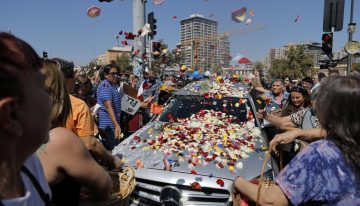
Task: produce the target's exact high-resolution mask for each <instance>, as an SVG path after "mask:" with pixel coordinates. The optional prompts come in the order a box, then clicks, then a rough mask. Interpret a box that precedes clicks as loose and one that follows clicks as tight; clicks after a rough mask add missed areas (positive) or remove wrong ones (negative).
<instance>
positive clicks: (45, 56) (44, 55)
mask: <svg viewBox="0 0 360 206" xmlns="http://www.w3.org/2000/svg"><path fill="white" fill-rule="evenodd" d="M47 57H48V53H47V52H46V51H43V59H46V58H47Z"/></svg>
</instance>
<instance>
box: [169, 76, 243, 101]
mask: <svg viewBox="0 0 360 206" xmlns="http://www.w3.org/2000/svg"><path fill="white" fill-rule="evenodd" d="M219 87H220V88H221V87H223V88H222V91H221V89H218V88H219ZM224 87H225V88H224ZM214 88H215V89H214ZM224 89H226V90H224ZM209 92H213V93H214V92H215V93H216V92H219V93H222V94H223V96H224V97H239V98H242V97H245V98H247V97H248V96H249V95H248V93H249V87H248V86H246V85H244V84H242V83H233V82H231V81H229V80H225V81H224V82H223V83H219V82H217V81H215V80H211V79H205V80H200V81H196V82H192V83H189V84H187V85H186V86H185V87H184V88H182V89H180V90H178V91H177V92H176V95H195V96H196V95H199V96H201V95H204V94H205V93H209ZM223 92H226V94H224V93H223Z"/></svg>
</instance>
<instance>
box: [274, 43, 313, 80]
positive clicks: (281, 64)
mask: <svg viewBox="0 0 360 206" xmlns="http://www.w3.org/2000/svg"><path fill="white" fill-rule="evenodd" d="M286 56H287V58H286V59H276V60H274V61H273V63H272V65H271V68H270V70H269V74H270V75H271V76H274V77H285V76H289V77H292V78H302V77H305V76H312V75H313V74H315V73H316V70H315V69H314V64H313V59H312V57H311V56H310V55H309V54H305V53H304V47H303V46H298V47H290V48H289V50H288V51H287V53H286Z"/></svg>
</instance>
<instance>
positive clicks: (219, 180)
mask: <svg viewBox="0 0 360 206" xmlns="http://www.w3.org/2000/svg"><path fill="white" fill-rule="evenodd" d="M216 184H218V185H220V186H221V187H224V185H225V183H224V180H222V179H217V180H216Z"/></svg>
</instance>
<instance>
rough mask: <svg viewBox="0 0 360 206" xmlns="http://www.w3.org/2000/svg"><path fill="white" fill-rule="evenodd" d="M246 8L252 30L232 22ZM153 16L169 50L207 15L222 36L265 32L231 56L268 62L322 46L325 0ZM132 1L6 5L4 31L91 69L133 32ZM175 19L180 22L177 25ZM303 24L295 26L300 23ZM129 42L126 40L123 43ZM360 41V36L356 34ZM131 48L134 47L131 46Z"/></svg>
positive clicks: (339, 35) (178, 0) (36, 0)
mask: <svg viewBox="0 0 360 206" xmlns="http://www.w3.org/2000/svg"><path fill="white" fill-rule="evenodd" d="M350 3H351V0H345V9H344V12H345V14H344V23H343V24H344V27H343V30H342V31H339V32H335V33H334V45H333V46H334V50H339V49H341V48H343V47H344V45H345V43H346V42H347V40H348V33H347V25H348V23H349V21H350ZM92 5H96V6H98V7H100V8H101V14H100V16H98V17H97V18H90V17H88V16H87V14H86V12H87V9H88V8H89V7H90V6H92ZM244 6H246V7H247V9H248V11H249V10H253V11H254V12H255V16H249V15H248V17H249V18H251V19H252V24H251V25H250V26H247V25H245V24H244V23H236V22H234V21H232V20H231V12H232V11H234V10H237V9H240V8H242V7H244ZM151 11H153V12H154V13H155V18H156V19H157V35H156V36H155V40H159V39H163V40H164V42H165V43H167V44H168V46H169V48H175V45H176V43H178V42H179V41H180V20H181V19H185V18H188V17H189V16H190V15H191V14H194V13H197V14H202V15H204V16H205V17H208V18H210V17H209V16H210V14H213V15H212V17H211V19H213V20H215V21H217V22H218V32H219V33H224V32H229V31H230V32H231V31H239V30H247V29H249V27H251V26H264V29H260V30H256V31H252V32H245V33H241V34H239V35H232V36H230V38H229V39H230V45H231V49H230V53H231V56H235V55H236V54H240V55H243V56H246V57H247V58H249V59H250V60H251V61H258V60H262V59H264V57H265V56H266V55H267V54H268V51H269V49H270V48H279V47H282V46H285V45H287V44H288V43H289V42H292V43H301V42H307V41H313V42H321V36H322V33H323V31H322V27H323V13H324V0H166V1H165V2H164V3H163V4H162V5H159V6H154V5H153V4H152V0H148V2H147V3H146V13H149V12H151ZM132 15H133V14H132V0H113V2H110V3H107V2H99V1H97V0H1V1H0V31H6V32H8V31H9V30H10V31H11V33H12V34H14V35H16V36H18V37H20V38H21V39H24V40H25V41H26V42H28V43H29V44H30V45H32V46H33V47H34V49H35V50H36V51H37V52H38V54H39V55H42V51H44V50H46V51H47V52H48V56H49V57H50V58H53V57H60V58H64V59H67V60H71V61H73V62H74V63H75V65H87V64H88V63H89V62H90V61H91V60H93V59H94V58H96V57H97V56H98V55H100V54H104V53H105V51H106V50H107V49H110V48H112V47H113V46H115V45H116V38H115V36H116V34H117V33H118V32H120V31H121V30H122V31H123V32H126V31H128V32H132V31H133V22H132ZM173 16H177V19H176V21H174V20H173V18H172V17H173ZM297 16H299V17H298V21H297V22H295V19H296V17H297ZM354 22H355V23H358V25H359V24H360V2H359V1H357V0H355V8H354ZM122 39H124V36H121V37H120V41H121V40H122ZM353 40H358V41H359V40H360V31H359V29H358V31H357V32H355V33H354V34H353ZM128 42H129V43H131V41H128Z"/></svg>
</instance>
